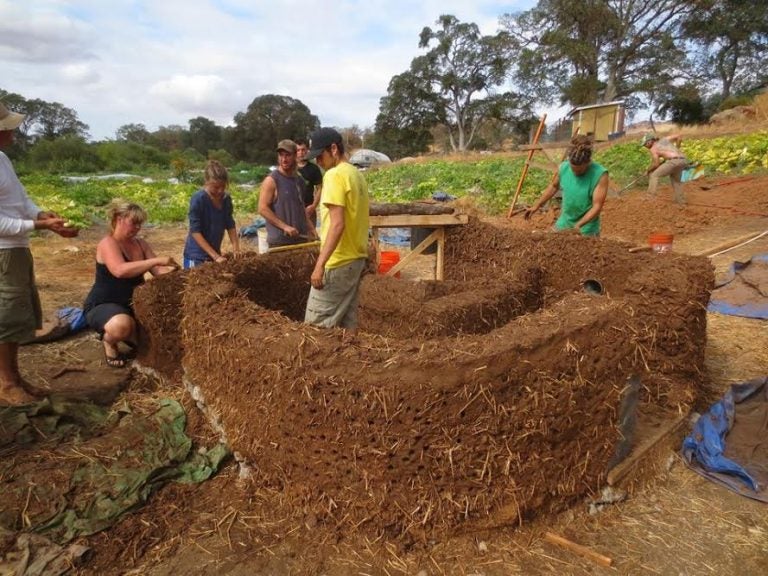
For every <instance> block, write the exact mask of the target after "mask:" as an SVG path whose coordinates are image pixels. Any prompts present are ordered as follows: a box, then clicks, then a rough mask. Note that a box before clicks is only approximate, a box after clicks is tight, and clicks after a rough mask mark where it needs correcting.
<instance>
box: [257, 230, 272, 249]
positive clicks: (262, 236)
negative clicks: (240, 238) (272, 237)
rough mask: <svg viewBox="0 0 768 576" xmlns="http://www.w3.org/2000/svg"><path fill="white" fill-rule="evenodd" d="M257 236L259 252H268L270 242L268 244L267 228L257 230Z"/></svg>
mask: <svg viewBox="0 0 768 576" xmlns="http://www.w3.org/2000/svg"><path fill="white" fill-rule="evenodd" d="M256 236H258V238H259V254H266V253H267V251H268V250H269V244H267V229H266V228H259V229H258V231H257V232H256Z"/></svg>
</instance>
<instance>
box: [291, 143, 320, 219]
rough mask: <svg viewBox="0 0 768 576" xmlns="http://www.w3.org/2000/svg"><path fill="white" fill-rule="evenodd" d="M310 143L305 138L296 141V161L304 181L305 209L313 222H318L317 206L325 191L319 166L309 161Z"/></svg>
mask: <svg viewBox="0 0 768 576" xmlns="http://www.w3.org/2000/svg"><path fill="white" fill-rule="evenodd" d="M308 152H309V145H308V142H307V141H306V140H305V139H304V138H297V139H296V160H297V163H298V169H299V175H300V176H301V177H302V178H303V179H304V185H305V188H304V207H305V209H306V211H307V216H309V219H310V220H311V221H312V222H316V221H317V206H318V204H320V192H321V191H322V189H323V173H322V171H321V170H320V168H318V167H317V164H315V163H314V162H309V161H308V160H307V153H308Z"/></svg>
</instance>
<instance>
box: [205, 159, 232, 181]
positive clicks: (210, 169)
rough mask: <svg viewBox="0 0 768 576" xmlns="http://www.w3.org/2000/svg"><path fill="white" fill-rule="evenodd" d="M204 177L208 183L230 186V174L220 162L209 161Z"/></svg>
mask: <svg viewBox="0 0 768 576" xmlns="http://www.w3.org/2000/svg"><path fill="white" fill-rule="evenodd" d="M204 177H205V181H206V182H224V183H227V184H229V173H228V172H227V169H226V168H224V165H223V164H222V163H221V162H219V161H218V160H208V164H206V165H205V172H204Z"/></svg>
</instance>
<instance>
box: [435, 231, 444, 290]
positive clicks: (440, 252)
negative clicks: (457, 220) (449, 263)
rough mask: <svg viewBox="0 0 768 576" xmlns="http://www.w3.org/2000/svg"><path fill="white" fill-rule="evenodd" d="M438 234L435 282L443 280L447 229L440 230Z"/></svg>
mask: <svg viewBox="0 0 768 576" xmlns="http://www.w3.org/2000/svg"><path fill="white" fill-rule="evenodd" d="M435 232H437V262H436V263H435V280H440V281H442V280H443V277H444V274H443V267H444V265H445V228H438V229H437V230H435Z"/></svg>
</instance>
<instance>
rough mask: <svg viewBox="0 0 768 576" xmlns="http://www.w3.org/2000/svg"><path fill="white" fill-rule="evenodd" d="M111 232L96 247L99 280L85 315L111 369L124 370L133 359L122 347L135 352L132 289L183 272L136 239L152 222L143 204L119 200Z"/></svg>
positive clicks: (114, 204)
mask: <svg viewBox="0 0 768 576" xmlns="http://www.w3.org/2000/svg"><path fill="white" fill-rule="evenodd" d="M107 214H108V216H109V221H110V229H111V231H110V233H109V234H108V235H107V236H105V237H104V238H102V239H101V240H100V241H99V243H98V245H97V246H96V279H95V281H94V283H93V287H92V288H91V291H90V292H89V293H88V296H87V297H86V299H85V304H84V305H83V310H84V311H85V318H86V320H87V321H88V325H89V326H90V327H91V328H93V329H94V330H96V331H97V332H98V333H99V335H100V337H101V339H102V341H103V343H104V360H105V361H106V363H107V365H108V366H111V367H112V368H123V367H125V366H126V364H127V362H128V357H127V356H126V354H125V353H123V352H121V351H120V347H119V344H120V343H121V342H123V343H125V344H126V345H127V346H128V347H129V348H130V349H132V350H133V349H135V348H136V343H137V330H136V320H135V319H134V317H133V290H134V288H136V286H139V285H140V284H143V283H144V274H145V273H147V272H150V273H151V274H152V275H153V276H158V275H160V274H165V273H166V272H171V271H172V270H176V269H177V268H179V265H178V264H177V263H176V262H175V261H174V260H173V258H171V257H170V256H155V253H154V251H153V250H152V248H151V247H150V246H149V244H148V243H147V241H146V240H144V239H142V238H138V237H137V236H136V234H138V233H139V231H140V230H141V225H142V224H143V223H144V221H145V220H146V219H147V213H146V212H145V211H144V209H143V208H141V206H139V205H138V204H133V203H130V202H126V201H125V200H120V199H115V200H113V201H112V203H111V204H110V207H109V211H108V213H107Z"/></svg>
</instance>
